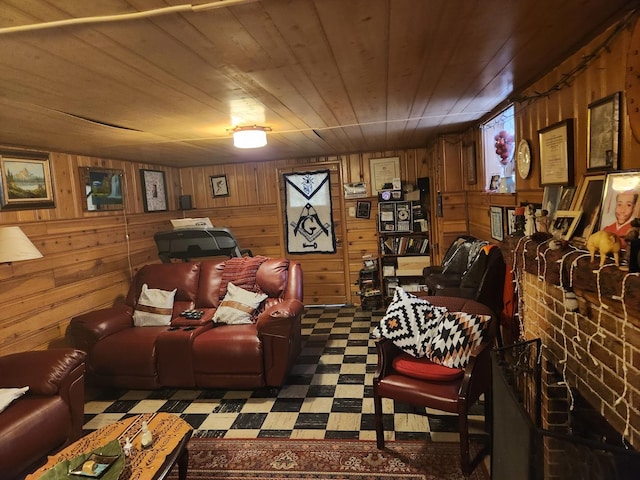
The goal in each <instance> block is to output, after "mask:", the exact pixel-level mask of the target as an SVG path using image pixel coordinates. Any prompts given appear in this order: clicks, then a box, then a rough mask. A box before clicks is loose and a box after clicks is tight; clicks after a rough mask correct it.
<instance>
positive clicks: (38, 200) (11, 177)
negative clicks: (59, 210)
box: [0, 152, 54, 209]
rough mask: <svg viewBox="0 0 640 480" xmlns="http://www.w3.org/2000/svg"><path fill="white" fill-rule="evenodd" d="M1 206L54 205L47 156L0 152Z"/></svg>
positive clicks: (17, 207) (8, 207)
mask: <svg viewBox="0 0 640 480" xmlns="http://www.w3.org/2000/svg"><path fill="white" fill-rule="evenodd" d="M0 169H1V173H0V176H1V181H0V190H1V191H0V194H1V195H0V205H1V206H2V209H10V208H15V209H19V208H22V209H25V208H48V207H53V206H54V201H53V184H52V181H51V166H50V164H49V156H48V155H47V156H42V155H38V154H34V155H33V156H32V155H29V154H22V153H21V154H17V153H6V154H3V153H2V152H0Z"/></svg>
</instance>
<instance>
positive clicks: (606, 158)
mask: <svg viewBox="0 0 640 480" xmlns="http://www.w3.org/2000/svg"><path fill="white" fill-rule="evenodd" d="M588 139H589V143H588V147H589V153H588V155H587V170H601V169H617V168H618V157H619V151H618V150H619V144H620V92H616V93H614V94H613V95H609V96H608V97H605V98H603V99H601V100H598V101H597V102H593V103H592V104H590V105H589V135H588Z"/></svg>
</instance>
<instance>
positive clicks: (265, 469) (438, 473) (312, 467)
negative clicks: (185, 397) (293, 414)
mask: <svg viewBox="0 0 640 480" xmlns="http://www.w3.org/2000/svg"><path fill="white" fill-rule="evenodd" d="M168 478H169V479H171V480H173V479H176V478H177V469H175V468H174V470H173V472H172V473H171V474H170V475H169V477H168ZM187 478H188V480H205V479H215V478H226V479H233V480H236V479H237V480H239V479H243V480H247V479H250V480H253V479H274V480H277V479H286V480H298V479H310V478H316V479H317V478H319V479H326V480H329V479H331V480H336V479H345V480H365V479H367V480H373V479H402V480H467V478H468V479H470V480H488V479H489V476H488V475H487V474H486V471H485V467H484V465H480V466H479V467H478V468H476V470H475V471H474V472H473V473H472V474H471V476H470V477H465V476H464V475H462V472H461V471H460V450H459V446H458V444H457V443H432V442H425V441H394V442H387V449H386V450H384V451H380V450H378V449H377V448H376V444H375V442H372V441H356V440H295V439H275V438H270V439H250V440H237V439H228V438H227V439H220V438H192V439H191V442H190V444H189V473H188V477H187Z"/></svg>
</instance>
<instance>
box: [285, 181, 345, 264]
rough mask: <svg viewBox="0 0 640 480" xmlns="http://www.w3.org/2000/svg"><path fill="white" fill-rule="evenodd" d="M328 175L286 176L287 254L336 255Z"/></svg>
mask: <svg viewBox="0 0 640 480" xmlns="http://www.w3.org/2000/svg"><path fill="white" fill-rule="evenodd" d="M329 175H330V172H329V170H319V171H315V172H303V173H285V174H284V180H285V196H286V204H287V208H286V222H287V252H288V253H295V254H304V253H336V236H335V230H334V226H333V216H332V209H331V182H330V179H329Z"/></svg>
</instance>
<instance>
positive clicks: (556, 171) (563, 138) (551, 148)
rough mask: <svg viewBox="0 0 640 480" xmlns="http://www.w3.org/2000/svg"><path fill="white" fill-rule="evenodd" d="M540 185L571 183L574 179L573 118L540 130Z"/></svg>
mask: <svg viewBox="0 0 640 480" xmlns="http://www.w3.org/2000/svg"><path fill="white" fill-rule="evenodd" d="M538 139H539V141H540V185H569V184H570V183H571V182H572V180H573V119H571V118H569V119H567V120H563V121H561V122H558V123H555V124H553V125H550V126H548V127H546V128H543V129H542V130H539V131H538Z"/></svg>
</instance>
